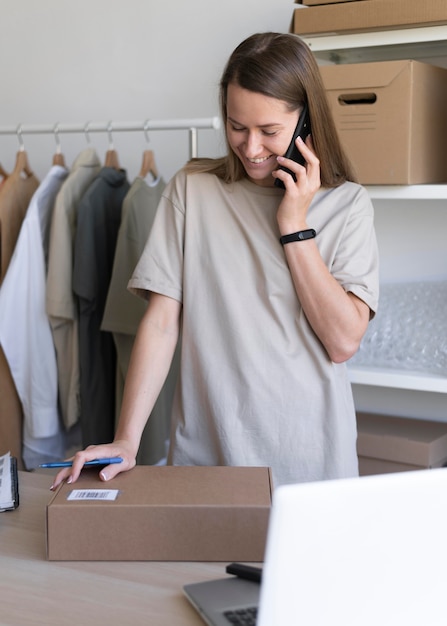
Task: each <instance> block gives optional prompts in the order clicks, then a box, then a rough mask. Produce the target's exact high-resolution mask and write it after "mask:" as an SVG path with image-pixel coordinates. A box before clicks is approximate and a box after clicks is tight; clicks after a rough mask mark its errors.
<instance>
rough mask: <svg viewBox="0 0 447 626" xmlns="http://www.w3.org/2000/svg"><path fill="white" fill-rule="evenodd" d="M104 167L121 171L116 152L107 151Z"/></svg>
mask: <svg viewBox="0 0 447 626" xmlns="http://www.w3.org/2000/svg"><path fill="white" fill-rule="evenodd" d="M104 166H105V167H113V168H114V169H116V170H120V169H121V167H120V163H119V159H118V153H117V151H116V150H113V149H110V150H107V152H106V159H105V162H104Z"/></svg>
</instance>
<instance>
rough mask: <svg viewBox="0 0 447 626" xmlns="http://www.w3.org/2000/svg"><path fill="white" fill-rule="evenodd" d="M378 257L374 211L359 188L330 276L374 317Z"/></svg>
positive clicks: (362, 190)
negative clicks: (366, 307)
mask: <svg viewBox="0 0 447 626" xmlns="http://www.w3.org/2000/svg"><path fill="white" fill-rule="evenodd" d="M378 270H379V254H378V247H377V240H376V235H375V229H374V209H373V205H372V202H371V199H370V198H369V195H368V193H367V191H366V190H365V189H364V188H362V187H360V188H359V193H357V194H356V196H355V198H354V200H353V207H352V211H351V213H350V216H349V219H348V220H347V222H346V225H345V229H344V232H343V236H342V238H341V240H340V245H339V248H338V250H337V254H336V256H335V259H334V264H333V267H332V268H331V272H332V274H333V276H334V277H335V278H336V279H337V281H338V282H339V283H340V284H341V285H342V287H343V288H344V290H345V291H347V292H351V293H353V294H354V295H356V296H357V297H358V298H360V299H361V300H363V301H364V302H365V303H366V304H367V305H368V306H369V308H370V310H371V318H372V317H374V315H375V313H376V311H377V306H378V299H379V271H378Z"/></svg>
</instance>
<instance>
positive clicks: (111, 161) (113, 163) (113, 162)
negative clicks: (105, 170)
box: [104, 122, 121, 170]
mask: <svg viewBox="0 0 447 626" xmlns="http://www.w3.org/2000/svg"><path fill="white" fill-rule="evenodd" d="M107 134H108V135H109V149H108V150H107V152H106V159H105V162H104V166H105V167H113V168H114V169H115V170H120V169H121V167H120V164H119V159H118V153H117V151H116V150H115V148H114V147H113V137H112V122H109V125H108V127H107Z"/></svg>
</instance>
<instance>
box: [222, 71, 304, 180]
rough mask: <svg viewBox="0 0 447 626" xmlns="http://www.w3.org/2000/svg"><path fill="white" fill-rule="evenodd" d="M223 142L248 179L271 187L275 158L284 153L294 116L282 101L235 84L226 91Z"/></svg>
mask: <svg viewBox="0 0 447 626" xmlns="http://www.w3.org/2000/svg"><path fill="white" fill-rule="evenodd" d="M227 114H228V117H227V129H226V130H227V140H228V144H229V146H230V148H231V149H232V150H233V152H234V153H235V154H236V156H237V157H238V158H239V159H240V161H241V163H242V164H243V166H244V169H245V171H246V173H247V176H248V178H249V179H250V180H251V181H252V182H254V183H256V184H258V185H262V186H267V187H271V186H272V185H273V184H274V181H275V179H274V178H273V176H272V172H273V171H274V170H276V169H277V167H278V162H277V160H276V157H277V156H281V155H283V154H284V153H285V151H286V150H287V146H288V145H289V143H290V138H291V137H292V134H293V130H294V128H295V126H296V124H297V120H298V112H297V111H293V110H292V111H290V110H289V107H288V106H287V104H286V103H285V102H283V101H282V100H278V99H277V98H271V97H269V96H264V95H263V94H261V93H256V92H253V91H249V90H248V89H244V88H243V87H240V86H239V85H237V84H235V83H231V84H230V85H229V86H228V91H227Z"/></svg>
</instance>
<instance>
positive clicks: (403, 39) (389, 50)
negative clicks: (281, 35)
mask: <svg viewBox="0 0 447 626" xmlns="http://www.w3.org/2000/svg"><path fill="white" fill-rule="evenodd" d="M302 39H303V40H304V41H305V42H306V43H307V44H308V46H309V47H310V48H311V50H312V51H313V52H314V54H315V56H316V57H317V58H318V59H323V60H327V61H330V62H331V63H360V62H366V61H382V60H386V61H389V60H392V59H428V58H435V57H437V56H445V53H446V48H447V44H446V41H447V26H426V27H421V28H402V29H400V30H384V31H383V30H382V31H373V32H362V33H347V34H344V33H339V34H335V33H334V34H331V35H321V36H320V35H318V36H302Z"/></svg>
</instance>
